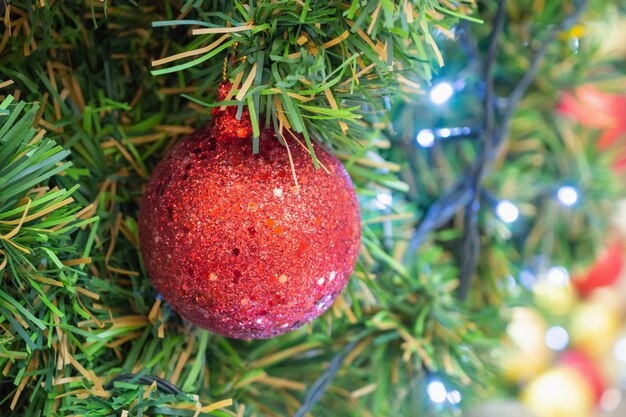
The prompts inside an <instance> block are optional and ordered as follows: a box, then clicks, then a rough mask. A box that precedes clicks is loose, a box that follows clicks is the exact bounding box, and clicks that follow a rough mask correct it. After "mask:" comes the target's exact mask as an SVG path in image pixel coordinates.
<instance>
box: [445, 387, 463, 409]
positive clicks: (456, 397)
mask: <svg viewBox="0 0 626 417" xmlns="http://www.w3.org/2000/svg"><path fill="white" fill-rule="evenodd" d="M447 398H448V402H449V403H450V404H453V405H456V404H458V403H460V402H461V399H462V398H463V397H462V396H461V393H460V392H458V391H457V390H452V391H450V392H449V393H448V395H447Z"/></svg>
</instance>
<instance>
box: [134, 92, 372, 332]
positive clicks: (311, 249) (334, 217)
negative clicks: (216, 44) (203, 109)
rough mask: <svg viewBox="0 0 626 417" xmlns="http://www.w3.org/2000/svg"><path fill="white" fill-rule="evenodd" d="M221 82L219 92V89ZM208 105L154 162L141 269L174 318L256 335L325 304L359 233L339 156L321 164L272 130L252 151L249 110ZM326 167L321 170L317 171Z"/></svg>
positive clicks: (348, 268)
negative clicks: (206, 115)
mask: <svg viewBox="0 0 626 417" xmlns="http://www.w3.org/2000/svg"><path fill="white" fill-rule="evenodd" d="M227 87H228V86H222V91H221V96H222V98H223V96H224V95H225V94H224V92H225V89H226V88H227ZM236 112H237V109H236V107H227V108H226V109H224V110H219V108H218V109H217V110H216V111H215V112H214V116H215V117H214V123H213V126H212V127H207V128H204V129H200V130H198V131H196V132H195V133H193V134H191V135H190V136H188V137H187V138H185V139H184V140H182V141H181V142H179V143H178V144H176V146H175V147H174V148H173V149H172V151H171V152H170V153H169V154H168V155H167V156H166V157H165V158H164V159H163V160H162V161H161V162H160V163H159V165H158V166H157V167H156V169H155V171H154V173H153V176H152V179H151V181H150V183H149V184H148V187H147V190H146V193H145V195H144V198H143V201H142V204H141V211H140V216H139V236H140V240H141V248H142V253H143V259H144V262H145V265H146V268H147V272H148V275H149V277H150V279H151V281H152V283H153V284H154V286H155V287H156V289H157V290H158V291H159V292H160V293H161V294H162V295H163V296H164V297H165V299H166V300H167V301H169V302H170V304H171V305H172V307H173V308H174V309H175V310H176V311H177V312H178V313H179V314H180V315H181V316H182V317H184V318H185V319H187V320H189V321H191V322H192V323H194V324H196V325H198V326H201V327H204V328H207V329H209V330H211V331H213V332H215V333H219V334H221V335H224V336H228V337H234V338H242V339H253V338H267V337H272V336H276V335H279V334H282V333H286V332H288V331H290V330H293V329H296V328H298V327H300V326H301V325H302V324H304V323H306V322H308V321H310V320H312V319H314V318H315V317H317V316H319V315H320V314H321V313H322V312H324V311H325V310H326V309H327V308H328V307H329V306H330V305H331V304H332V302H333V300H334V299H335V298H336V297H337V295H338V294H339V293H340V292H341V290H342V289H343V288H344V287H345V286H346V284H347V282H348V278H349V276H350V274H351V273H352V270H353V268H354V265H355V262H356V259H357V254H358V249H359V245H360V236H361V225H360V215H359V207H358V202H357V198H356V195H355V192H354V188H353V186H352V183H351V182H350V178H349V177H348V174H347V173H346V171H345V169H344V167H343V166H342V165H341V163H340V162H339V160H337V158H335V157H334V156H332V155H330V154H329V153H327V152H326V151H325V150H323V149H322V148H321V147H320V146H314V149H315V153H316V155H317V158H318V159H319V161H320V162H321V164H322V165H323V166H324V167H325V169H317V170H316V169H315V168H314V166H313V162H312V159H311V156H310V154H309V153H308V151H307V150H306V148H305V147H304V146H302V145H301V144H299V143H298V142H296V141H295V140H290V139H289V138H285V139H286V140H287V144H288V145H289V152H290V153H291V157H292V160H293V169H294V170H295V173H296V176H297V180H298V186H296V183H295V181H294V178H293V176H292V168H291V164H290V161H289V152H288V150H287V147H285V146H283V145H282V144H281V143H280V142H279V141H278V139H277V138H276V135H275V134H274V132H273V131H271V130H270V131H265V132H263V133H262V135H261V141H260V153H258V154H256V155H254V154H253V152H252V140H251V136H252V132H251V127H250V120H249V115H248V114H247V110H244V112H243V114H242V117H241V121H238V120H237V119H236ZM327 171H328V172H327Z"/></svg>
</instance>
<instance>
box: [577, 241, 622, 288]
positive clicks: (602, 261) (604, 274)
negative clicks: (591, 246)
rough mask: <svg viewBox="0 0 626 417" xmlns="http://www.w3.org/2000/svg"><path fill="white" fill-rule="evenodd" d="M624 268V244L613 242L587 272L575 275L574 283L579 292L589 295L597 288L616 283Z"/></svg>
mask: <svg viewBox="0 0 626 417" xmlns="http://www.w3.org/2000/svg"><path fill="white" fill-rule="evenodd" d="M623 268H624V244H623V243H622V242H619V241H618V242H614V243H611V244H610V245H609V246H608V247H607V248H606V250H604V252H602V253H600V255H599V256H598V259H596V261H595V263H594V264H593V265H592V266H591V268H590V269H589V271H587V273H586V274H584V275H581V276H578V277H574V279H573V280H572V283H573V284H574V286H575V287H576V289H577V290H578V292H579V293H580V294H581V295H583V296H587V295H589V294H591V293H592V292H593V291H594V290H595V289H597V288H600V287H608V286H611V285H613V284H615V283H616V282H617V280H618V278H619V276H620V273H621V272H622V269H623Z"/></svg>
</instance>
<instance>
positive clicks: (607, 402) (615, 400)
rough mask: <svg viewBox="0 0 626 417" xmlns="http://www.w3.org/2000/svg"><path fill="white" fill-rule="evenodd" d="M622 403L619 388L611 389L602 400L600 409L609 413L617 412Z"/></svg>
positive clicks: (605, 392)
mask: <svg viewBox="0 0 626 417" xmlns="http://www.w3.org/2000/svg"><path fill="white" fill-rule="evenodd" d="M621 402H622V393H621V391H620V390H619V389H617V388H610V389H607V390H606V391H604V394H602V397H601V398H600V408H601V409H602V411H606V412H607V413H608V412H610V411H613V410H615V409H616V408H617V407H618V406H619V405H620V403H621Z"/></svg>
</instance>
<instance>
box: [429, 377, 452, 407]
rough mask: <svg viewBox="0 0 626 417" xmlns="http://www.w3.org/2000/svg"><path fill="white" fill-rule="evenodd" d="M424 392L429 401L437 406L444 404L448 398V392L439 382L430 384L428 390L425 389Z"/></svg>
mask: <svg viewBox="0 0 626 417" xmlns="http://www.w3.org/2000/svg"><path fill="white" fill-rule="evenodd" d="M426 392H427V393H428V397H430V400H431V401H432V402H434V403H437V404H441V403H443V402H445V401H446V398H447V397H448V391H447V390H446V387H445V385H443V383H442V382H441V381H432V382H430V383H429V384H428V388H426Z"/></svg>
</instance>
